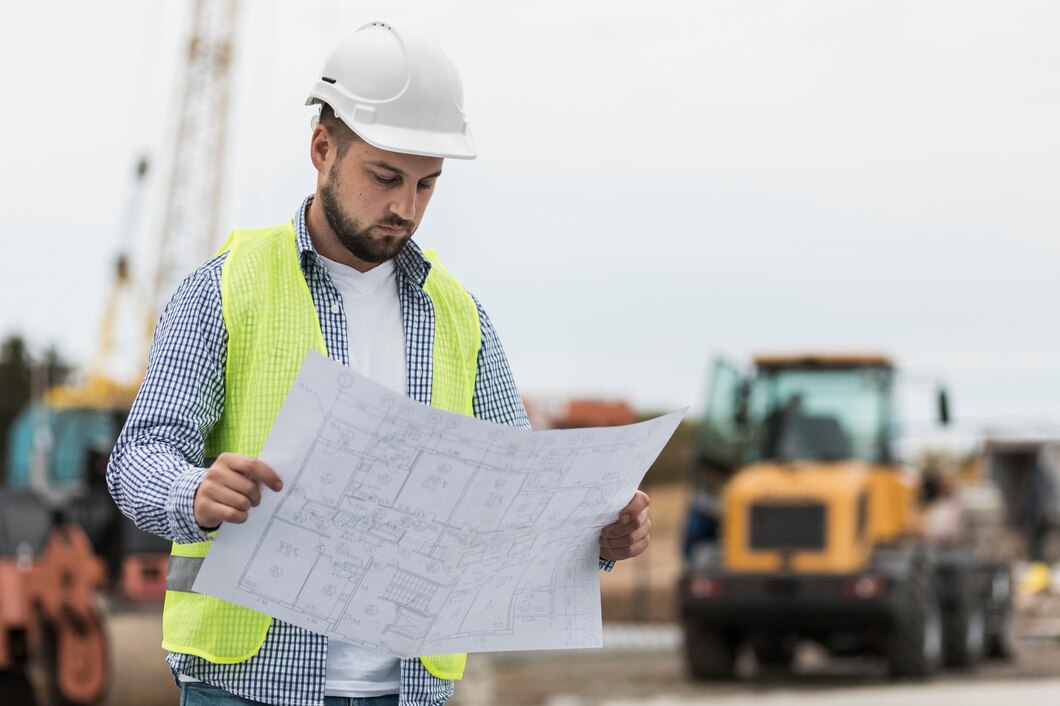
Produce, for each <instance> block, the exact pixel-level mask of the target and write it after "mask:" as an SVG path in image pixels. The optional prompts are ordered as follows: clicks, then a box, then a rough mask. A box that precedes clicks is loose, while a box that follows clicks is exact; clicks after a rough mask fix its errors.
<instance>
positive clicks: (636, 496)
mask: <svg viewBox="0 0 1060 706" xmlns="http://www.w3.org/2000/svg"><path fill="white" fill-rule="evenodd" d="M649 505H651V498H649V497H648V494H647V493H645V492H644V491H643V490H638V491H637V492H635V493H633V499H632V500H630V501H629V504H628V505H626V506H625V507H624V508H622V511H621V512H620V513H618V517H619V521H622V517H623V516H628V517H635V516H636V515H639V514H640V513H642V512H644V511H645V510H647V509H648V506H649Z"/></svg>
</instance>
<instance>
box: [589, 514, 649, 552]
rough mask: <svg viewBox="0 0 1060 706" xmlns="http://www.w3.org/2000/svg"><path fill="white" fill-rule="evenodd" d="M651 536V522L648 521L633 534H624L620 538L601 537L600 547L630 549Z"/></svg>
mask: <svg viewBox="0 0 1060 706" xmlns="http://www.w3.org/2000/svg"><path fill="white" fill-rule="evenodd" d="M650 534H651V520H648V521H647V522H645V523H644V524H643V525H640V526H639V527H636V528H635V529H634V530H633V531H632V532H630V533H628V534H623V535H621V536H618V537H605V536H601V537H600V546H601V547H603V548H604V549H620V548H622V547H629V546H632V545H634V544H636V543H637V542H640V541H641V540H643V539H644V538H645V537H647V536H648V535H650Z"/></svg>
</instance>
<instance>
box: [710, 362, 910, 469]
mask: <svg viewBox="0 0 1060 706" xmlns="http://www.w3.org/2000/svg"><path fill="white" fill-rule="evenodd" d="M894 380H895V374H894V367H893V366H892V365H891V363H890V361H889V360H887V359H886V358H883V357H876V356H864V357H853V356H844V357H838V356H837V357H824V356H805V357H776V356H774V357H765V356H762V357H758V358H756V359H755V361H754V367H753V369H752V370H751V372H749V373H742V372H741V371H739V370H738V369H737V368H736V367H735V366H732V365H731V364H728V363H726V362H725V361H720V360H719V361H715V363H714V370H713V373H712V376H711V392H710V394H709V395H708V407H707V410H706V412H705V414H704V422H703V424H702V427H701V433H700V439H699V445H698V446H699V448H698V451H699V453H698V456H699V459H700V462H701V464H706V465H714V466H719V467H725V468H727V469H728V470H729V471H730V472H731V471H733V470H735V469H737V468H739V467H742V466H748V465H752V464H756V463H764V462H772V463H776V464H795V463H800V462H818V463H820V462H824V463H828V462H838V461H848V460H858V461H864V462H865V463H868V464H873V465H890V464H893V463H895V460H896V459H895V450H894V449H895V443H894V442H895V436H896V425H895V422H894V401H893V397H894Z"/></svg>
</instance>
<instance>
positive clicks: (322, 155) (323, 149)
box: [309, 122, 335, 172]
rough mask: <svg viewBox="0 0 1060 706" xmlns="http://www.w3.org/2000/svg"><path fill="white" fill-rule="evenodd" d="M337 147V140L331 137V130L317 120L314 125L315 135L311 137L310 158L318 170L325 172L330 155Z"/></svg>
mask: <svg viewBox="0 0 1060 706" xmlns="http://www.w3.org/2000/svg"><path fill="white" fill-rule="evenodd" d="M334 149H335V141H334V140H332V138H331V132H330V131H329V130H328V129H327V127H325V126H324V125H321V124H320V123H319V122H317V124H316V125H314V126H313V135H312V137H310V138H309V159H310V161H312V162H313V167H314V168H316V170H317V171H318V172H323V171H324V170H325V169H326V168H327V166H328V157H329V155H331V153H332V152H333V151H334Z"/></svg>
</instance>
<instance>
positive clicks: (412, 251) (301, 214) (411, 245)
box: [294, 194, 431, 289]
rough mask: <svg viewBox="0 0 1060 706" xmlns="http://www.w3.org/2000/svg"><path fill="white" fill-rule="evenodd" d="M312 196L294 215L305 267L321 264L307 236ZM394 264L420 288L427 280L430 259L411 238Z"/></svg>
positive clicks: (299, 252)
mask: <svg viewBox="0 0 1060 706" xmlns="http://www.w3.org/2000/svg"><path fill="white" fill-rule="evenodd" d="M313 197H314V194H310V195H309V196H307V197H306V198H305V200H304V201H302V206H301V208H299V209H298V213H296V214H295V217H294V231H295V238H296V241H297V243H298V255H299V257H300V258H301V261H302V267H303V268H305V267H306V265H307V264H308V262H313V263H315V264H321V263H320V261H319V260H318V259H317V257H318V253H317V250H316V248H314V247H313V240H312V239H311V238H310V237H309V227H308V226H307V225H306V215H305V214H306V212H307V211H308V209H309V204H311V203H313ZM394 264H395V265H397V269H398V272H399V274H402V275H404V276H405V277H406V278H408V279H409V280H410V281H411V282H415V283H416V286H418V287H420V288H421V289H422V288H423V283H424V282H426V281H427V274H428V273H429V272H430V271H431V263H430V260H428V259H427V258H426V257H425V256H424V254H423V251H422V250H420V246H419V245H416V242H415V241H413V240H409V241H408V242H407V243H405V246H404V247H403V248H401V250H399V251H398V254H397V255H396V256H395V257H394Z"/></svg>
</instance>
